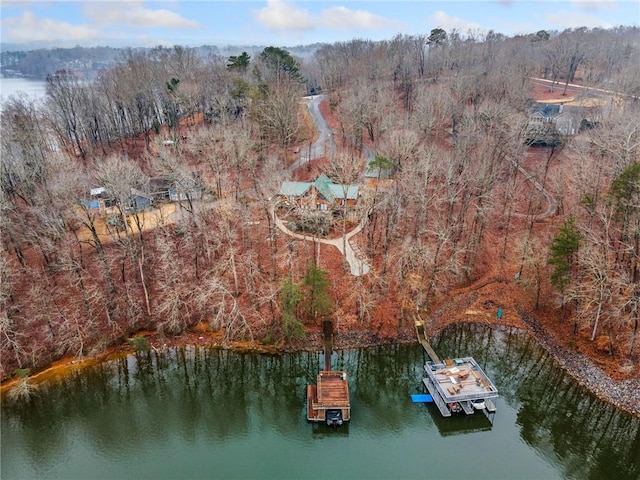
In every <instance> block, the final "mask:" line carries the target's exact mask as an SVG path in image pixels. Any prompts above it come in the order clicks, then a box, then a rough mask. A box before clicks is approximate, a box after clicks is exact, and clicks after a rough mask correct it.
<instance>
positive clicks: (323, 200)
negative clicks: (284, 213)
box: [279, 173, 360, 212]
mask: <svg viewBox="0 0 640 480" xmlns="http://www.w3.org/2000/svg"><path fill="white" fill-rule="evenodd" d="M279 195H280V196H281V197H284V198H286V199H287V201H289V203H291V204H293V205H297V206H299V207H300V208H305V209H310V210H321V211H325V212H326V211H330V210H333V209H335V208H340V207H343V206H345V205H346V206H347V207H353V206H355V205H356V203H357V202H358V197H359V195H360V187H359V185H341V184H337V183H333V182H332V181H331V179H330V178H329V177H327V176H326V175H325V174H324V173H323V174H322V175H320V176H319V177H318V178H316V179H315V180H314V181H313V182H283V183H282V186H281V187H280V192H279Z"/></svg>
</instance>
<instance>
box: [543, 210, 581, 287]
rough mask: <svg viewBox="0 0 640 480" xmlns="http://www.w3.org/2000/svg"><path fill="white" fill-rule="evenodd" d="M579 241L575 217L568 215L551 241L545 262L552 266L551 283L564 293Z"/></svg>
mask: <svg viewBox="0 0 640 480" xmlns="http://www.w3.org/2000/svg"><path fill="white" fill-rule="evenodd" d="M581 241H582V234H581V233H580V232H579V231H578V229H577V228H576V219H575V217H569V218H568V219H567V221H566V222H565V224H564V225H562V226H561V227H560V229H559V231H558V234H557V235H556V236H555V237H554V239H553V242H552V243H551V247H550V249H549V253H550V256H549V259H548V260H547V263H548V264H549V265H553V267H554V270H553V273H552V274H551V284H552V285H553V286H554V287H556V288H557V289H558V290H560V293H564V288H565V287H566V286H567V285H568V284H569V282H570V281H571V268H572V266H573V259H574V255H575V253H576V252H577V251H578V248H579V247H580V242H581Z"/></svg>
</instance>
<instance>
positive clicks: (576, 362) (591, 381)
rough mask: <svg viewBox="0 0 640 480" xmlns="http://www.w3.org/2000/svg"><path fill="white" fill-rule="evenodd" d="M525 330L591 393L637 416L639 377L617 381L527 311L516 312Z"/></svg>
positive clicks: (638, 415)
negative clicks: (561, 340) (564, 344)
mask: <svg viewBox="0 0 640 480" xmlns="http://www.w3.org/2000/svg"><path fill="white" fill-rule="evenodd" d="M519 315H520V318H521V319H522V321H523V323H524V324H525V326H526V327H527V330H528V332H529V333H530V334H531V335H533V336H534V338H535V339H536V340H537V341H538V343H539V344H540V345H541V346H542V347H543V348H544V349H545V350H546V351H547V353H549V354H550V355H553V357H554V358H555V359H556V361H557V362H558V363H559V364H560V366H561V367H562V368H563V369H564V370H565V371H566V372H567V373H568V374H569V375H571V376H572V377H573V378H574V379H575V380H576V381H577V382H578V383H579V384H580V385H582V386H583V387H584V388H586V389H587V390H588V391H589V392H591V393H592V394H593V395H595V396H596V397H598V398H599V399H600V400H603V401H605V402H607V403H610V404H611V405H613V406H615V407H616V408H619V409H620V410H623V411H625V412H627V413H629V414H631V415H633V416H635V417H638V418H640V379H639V378H634V379H629V380H621V381H616V380H614V379H613V378H611V377H610V376H609V375H607V374H606V373H605V372H604V371H602V370H601V369H600V368H598V367H597V366H596V365H594V364H593V363H592V362H591V361H590V360H589V359H588V358H587V357H585V356H584V355H582V354H581V353H579V352H575V351H572V350H569V349H567V348H565V347H563V346H562V345H560V344H558V342H557V341H556V339H555V338H554V337H553V336H551V335H549V333H547V332H546V331H545V330H544V329H543V328H542V327H541V325H540V322H539V321H538V319H536V318H535V317H534V316H533V315H531V314H529V313H527V312H519Z"/></svg>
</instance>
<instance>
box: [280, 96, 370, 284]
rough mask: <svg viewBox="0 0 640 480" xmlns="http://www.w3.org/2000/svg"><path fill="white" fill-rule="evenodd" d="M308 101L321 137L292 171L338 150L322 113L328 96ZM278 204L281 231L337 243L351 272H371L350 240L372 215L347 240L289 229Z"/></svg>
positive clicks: (305, 151) (334, 244)
mask: <svg viewBox="0 0 640 480" xmlns="http://www.w3.org/2000/svg"><path fill="white" fill-rule="evenodd" d="M305 100H307V108H308V109H309V113H310V114H311V118H312V119H313V123H314V124H315V126H316V128H317V129H318V139H317V140H316V141H315V142H313V143H312V144H311V145H310V146H306V147H304V148H302V149H301V151H300V158H299V159H298V160H296V161H295V162H294V163H293V164H292V165H291V166H290V167H289V170H290V171H293V170H295V169H296V168H298V167H300V166H301V165H304V164H305V163H306V162H308V161H310V160H313V159H315V158H319V157H324V156H326V155H327V153H334V152H335V150H336V143H335V141H334V139H333V135H332V133H331V129H330V128H329V125H328V124H327V121H326V120H325V118H324V117H323V116H322V113H321V112H320V103H321V102H322V100H324V95H313V96H311V97H305ZM275 207H276V204H275V203H274V204H272V206H271V215H272V218H273V220H274V223H275V224H276V226H277V227H278V229H279V230H280V231H281V232H283V233H286V234H287V235H289V236H290V237H293V238H297V239H298V240H305V241H310V240H311V241H316V242H319V243H324V244H325V245H333V246H334V247H336V248H337V249H338V251H339V252H340V253H341V254H342V255H344V258H345V260H346V261H347V263H348V264H349V268H350V270H351V274H352V275H354V276H357V277H359V276H362V275H366V274H367V273H369V272H370V271H371V267H370V265H369V263H368V262H367V260H366V259H365V258H364V256H363V255H362V254H360V255H358V254H356V251H355V250H354V248H353V246H352V245H351V242H350V241H349V240H350V239H351V237H353V236H354V235H357V234H358V233H360V231H361V230H362V228H363V227H364V224H365V222H366V221H367V218H368V215H364V217H363V218H362V220H360V223H359V224H358V225H357V226H356V228H354V229H353V230H351V231H350V232H349V233H347V234H346V238H345V239H343V238H342V237H339V238H331V239H328V238H319V237H314V236H310V235H302V234H299V233H295V232H292V231H291V230H289V228H287V226H286V225H285V224H284V222H283V221H282V220H281V219H280V218H278V216H277V215H276V213H275Z"/></svg>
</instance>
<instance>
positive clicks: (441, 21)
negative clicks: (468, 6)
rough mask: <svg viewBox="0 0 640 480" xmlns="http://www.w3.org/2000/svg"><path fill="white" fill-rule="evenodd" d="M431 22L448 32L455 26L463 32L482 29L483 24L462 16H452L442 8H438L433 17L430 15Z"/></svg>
mask: <svg viewBox="0 0 640 480" xmlns="http://www.w3.org/2000/svg"><path fill="white" fill-rule="evenodd" d="M429 22H430V23H432V24H434V25H435V26H437V27H439V28H442V29H443V30H446V31H447V32H448V31H450V30H453V29H454V28H455V29H456V30H458V31H459V32H461V33H464V32H466V31H467V30H478V29H482V26H481V25H480V24H479V23H476V22H469V21H468V20H465V19H463V18H460V17H452V16H450V15H449V14H448V13H446V12H443V11H442V10H438V11H437V12H435V13H434V14H433V15H431V17H429Z"/></svg>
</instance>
